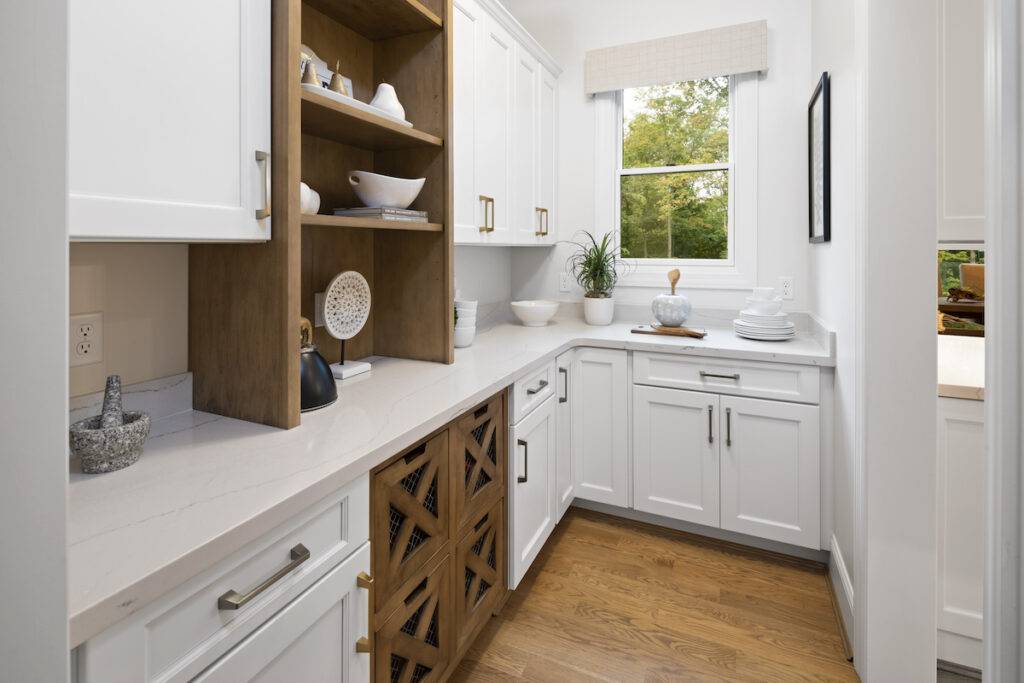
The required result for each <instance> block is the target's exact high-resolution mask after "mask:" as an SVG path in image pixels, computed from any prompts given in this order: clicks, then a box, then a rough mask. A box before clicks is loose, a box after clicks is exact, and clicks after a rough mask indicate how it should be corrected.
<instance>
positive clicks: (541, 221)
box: [533, 206, 544, 237]
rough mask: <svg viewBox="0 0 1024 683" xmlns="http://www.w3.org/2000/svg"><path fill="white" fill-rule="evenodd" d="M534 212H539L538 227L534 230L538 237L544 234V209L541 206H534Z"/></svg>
mask: <svg viewBox="0 0 1024 683" xmlns="http://www.w3.org/2000/svg"><path fill="white" fill-rule="evenodd" d="M533 211H534V213H536V214H537V229H536V230H535V231H534V233H533V234H534V235H536V236H537V237H543V236H544V209H542V208H540V207H539V206H535V207H533Z"/></svg>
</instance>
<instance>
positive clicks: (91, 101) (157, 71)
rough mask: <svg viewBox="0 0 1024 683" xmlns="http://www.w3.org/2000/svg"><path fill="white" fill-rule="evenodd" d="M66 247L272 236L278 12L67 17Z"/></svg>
mask: <svg viewBox="0 0 1024 683" xmlns="http://www.w3.org/2000/svg"><path fill="white" fill-rule="evenodd" d="M68 81H69V96H68V102H69V105H68V188H69V204H68V222H69V233H70V236H71V239H80V240H128V241H144V240H156V241H231V240H267V239H270V219H269V218H264V219H257V218H256V211H257V210H258V209H262V208H264V207H265V206H266V205H267V204H268V202H269V198H268V196H267V194H266V193H267V180H266V179H267V177H268V175H267V174H269V168H268V164H269V163H270V162H268V161H262V160H259V159H257V155H256V153H257V152H258V151H259V152H266V153H269V152H270V1H269V0H253V1H251V2H250V1H243V0H236V1H235V2H215V3H210V2H200V1H199V0H182V1H180V2H173V3H159V4H154V3H145V2H131V1H130V0H111V1H109V2H103V3H91V2H85V1H84V0H75V1H73V2H71V3H70V6H69V60H68Z"/></svg>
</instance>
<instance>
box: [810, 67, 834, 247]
mask: <svg viewBox="0 0 1024 683" xmlns="http://www.w3.org/2000/svg"><path fill="white" fill-rule="evenodd" d="M829 147H830V142H829V102H828V72H827V71H826V72H825V73H823V74H821V80H819V81H818V85H817V87H816V88H815V89H814V94H813V95H811V101H810V102H809V103H808V105H807V199H808V202H807V205H808V221H809V236H810V240H811V242H828V241H829V240H831V239H832V178H831V175H832V173H831V153H830V151H829Z"/></svg>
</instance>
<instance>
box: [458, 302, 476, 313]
mask: <svg viewBox="0 0 1024 683" xmlns="http://www.w3.org/2000/svg"><path fill="white" fill-rule="evenodd" d="M455 308H457V309H459V310H460V311H466V312H467V313H476V302H475V301H466V300H465V299H456V300H455Z"/></svg>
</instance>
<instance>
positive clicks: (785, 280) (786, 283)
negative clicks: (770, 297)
mask: <svg viewBox="0 0 1024 683" xmlns="http://www.w3.org/2000/svg"><path fill="white" fill-rule="evenodd" d="M778 290H779V296H781V297H782V298H783V299H792V298H793V290H794V287H793V276H792V275H780V276H779V286H778Z"/></svg>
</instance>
